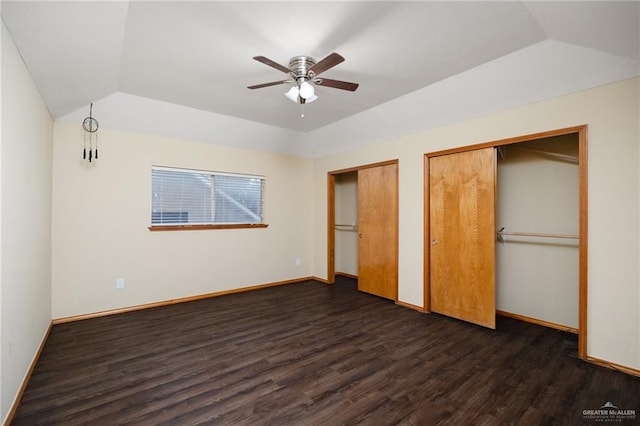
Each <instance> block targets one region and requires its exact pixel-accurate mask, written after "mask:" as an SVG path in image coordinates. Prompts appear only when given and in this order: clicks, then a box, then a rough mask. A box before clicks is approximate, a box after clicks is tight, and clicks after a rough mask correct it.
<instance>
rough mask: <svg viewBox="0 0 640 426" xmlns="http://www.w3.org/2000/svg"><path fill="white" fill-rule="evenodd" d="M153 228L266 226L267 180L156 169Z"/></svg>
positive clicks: (251, 176)
mask: <svg viewBox="0 0 640 426" xmlns="http://www.w3.org/2000/svg"><path fill="white" fill-rule="evenodd" d="M151 177H152V178H151V182H152V184H151V186H152V188H151V193H152V201H151V224H152V226H162V225H207V224H262V223H264V183H265V179H264V177H263V176H253V175H241V174H232V173H219V172H208V171H200V170H187V169H174V168H167V167H156V166H154V167H152V169H151Z"/></svg>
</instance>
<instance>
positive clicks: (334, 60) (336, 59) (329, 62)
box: [309, 52, 344, 75]
mask: <svg viewBox="0 0 640 426" xmlns="http://www.w3.org/2000/svg"><path fill="white" fill-rule="evenodd" d="M343 61H344V58H343V57H342V56H340V55H338V54H337V53H335V52H334V53H332V54H330V55H329V56H327V57H326V58H324V59H323V60H321V61H320V62H318V63H317V64H315V65H314V66H312V67H311V68H309V72H313V73H314V75H318V74H320V73H321V72H324V71H326V70H328V69H329V68H333V67H335V66H336V65H338V64H339V63H340V62H343Z"/></svg>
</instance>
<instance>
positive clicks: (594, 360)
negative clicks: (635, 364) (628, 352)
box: [586, 355, 640, 377]
mask: <svg viewBox="0 0 640 426" xmlns="http://www.w3.org/2000/svg"><path fill="white" fill-rule="evenodd" d="M586 360H587V362H590V363H592V364H595V365H599V366H600V367H605V368H609V369H611V370H616V371H619V372H621V373H625V374H630V375H632V376H636V377H640V370H636V369H635V368H631V367H626V366H624V365H620V364H616V363H615V362H611V361H605V360H604V359H600V358H595V357H592V356H588V355H587V359H586Z"/></svg>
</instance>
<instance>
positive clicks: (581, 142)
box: [423, 124, 588, 360]
mask: <svg viewBox="0 0 640 426" xmlns="http://www.w3.org/2000/svg"><path fill="white" fill-rule="evenodd" d="M569 134H577V135H578V169H579V198H580V200H579V210H580V213H579V225H578V226H579V231H578V236H579V245H578V357H579V358H580V359H583V360H586V359H587V242H588V241H587V232H588V223H587V208H588V203H587V195H588V192H587V125H586V124H585V125H581V126H575V127H568V128H564V129H558V130H550V131H547V132H541V133H534V134H529V135H524V136H518V137H514V138H508V139H501V140H497V141H492V142H484V143H479V144H476V145H468V146H464V147H459V148H452V149H447V150H443V151H435V152H430V153H426V154H425V155H424V217H423V220H424V241H423V246H424V262H423V265H424V271H423V274H424V275H423V276H424V285H423V289H424V290H423V291H424V293H423V297H424V300H423V303H424V311H425V312H430V311H431V306H430V281H429V279H430V277H429V275H430V270H431V269H430V268H431V265H430V256H431V252H430V250H431V244H430V241H431V238H430V229H429V226H430V225H429V224H430V212H429V208H430V205H429V204H430V203H429V200H430V193H429V159H430V158H432V157H438V156H441V155H446V154H456V153H460V152H465V151H472V150H476V149H481V148H488V147H499V146H505V145H512V144H516V143H520V142H527V141H534V140H538V139H544V138H550V137H554V136H563V135H569ZM496 199H497V198H496Z"/></svg>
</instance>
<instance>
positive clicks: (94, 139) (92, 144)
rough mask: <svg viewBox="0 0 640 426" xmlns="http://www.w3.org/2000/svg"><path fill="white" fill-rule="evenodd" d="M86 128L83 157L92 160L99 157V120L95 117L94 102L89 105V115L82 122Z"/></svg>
mask: <svg viewBox="0 0 640 426" xmlns="http://www.w3.org/2000/svg"><path fill="white" fill-rule="evenodd" d="M82 128H83V129H84V150H83V151H82V159H83V160H87V159H88V160H89V162H90V163H91V161H92V160H97V159H98V133H97V132H98V120H96V119H95V118H93V102H92V103H91V105H90V106H89V116H88V117H87V118H85V119H84V121H83V122H82ZM87 141H88V145H89V155H88V156H87Z"/></svg>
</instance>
